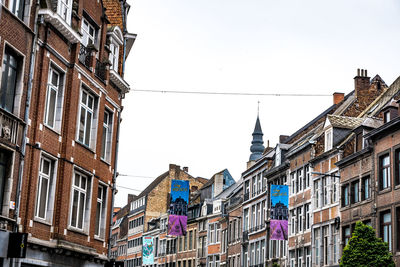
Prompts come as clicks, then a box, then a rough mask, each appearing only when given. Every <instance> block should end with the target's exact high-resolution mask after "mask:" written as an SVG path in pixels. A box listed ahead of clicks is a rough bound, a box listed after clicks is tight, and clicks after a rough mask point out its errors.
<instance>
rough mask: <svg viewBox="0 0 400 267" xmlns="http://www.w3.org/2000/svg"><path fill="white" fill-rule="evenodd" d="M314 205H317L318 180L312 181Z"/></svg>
mask: <svg viewBox="0 0 400 267" xmlns="http://www.w3.org/2000/svg"><path fill="white" fill-rule="evenodd" d="M314 201H315V202H314V205H315V207H316V208H318V207H319V180H317V181H314Z"/></svg>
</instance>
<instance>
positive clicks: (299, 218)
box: [297, 206, 303, 232]
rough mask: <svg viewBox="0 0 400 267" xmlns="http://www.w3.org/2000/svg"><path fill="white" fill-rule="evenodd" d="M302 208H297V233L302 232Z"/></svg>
mask: <svg viewBox="0 0 400 267" xmlns="http://www.w3.org/2000/svg"><path fill="white" fill-rule="evenodd" d="M302 226H303V206H301V207H298V208H297V231H298V232H301V231H302V230H303V227H302Z"/></svg>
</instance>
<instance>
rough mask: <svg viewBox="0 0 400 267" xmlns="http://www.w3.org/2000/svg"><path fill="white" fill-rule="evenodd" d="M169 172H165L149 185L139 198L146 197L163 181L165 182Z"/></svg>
mask: <svg viewBox="0 0 400 267" xmlns="http://www.w3.org/2000/svg"><path fill="white" fill-rule="evenodd" d="M168 175H169V171H166V172H164V173H163V174H161V175H160V176H158V177H157V178H156V179H154V181H153V182H151V184H149V185H148V186H147V187H146V188H145V189H144V190H143V191H142V192H141V193H140V194H139V195H138V198H140V197H143V196H146V195H147V194H148V193H150V192H151V190H153V189H154V188H155V187H156V186H157V185H158V184H159V183H161V181H162V180H164V179H165V178H166V177H168Z"/></svg>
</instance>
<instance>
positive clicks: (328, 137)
mask: <svg viewBox="0 0 400 267" xmlns="http://www.w3.org/2000/svg"><path fill="white" fill-rule="evenodd" d="M324 143H325V144H324V148H325V150H324V151H325V152H326V151H329V150H331V149H332V148H333V128H332V127H331V128H329V129H326V130H325V142H324Z"/></svg>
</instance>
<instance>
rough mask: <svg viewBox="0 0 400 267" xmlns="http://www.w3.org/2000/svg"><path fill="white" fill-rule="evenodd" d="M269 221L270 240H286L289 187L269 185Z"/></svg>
mask: <svg viewBox="0 0 400 267" xmlns="http://www.w3.org/2000/svg"><path fill="white" fill-rule="evenodd" d="M270 192H271V220H270V237H269V238H270V239H271V240H287V239H288V220H289V209H288V204H289V187H288V186H287V185H271V191H270Z"/></svg>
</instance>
